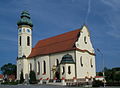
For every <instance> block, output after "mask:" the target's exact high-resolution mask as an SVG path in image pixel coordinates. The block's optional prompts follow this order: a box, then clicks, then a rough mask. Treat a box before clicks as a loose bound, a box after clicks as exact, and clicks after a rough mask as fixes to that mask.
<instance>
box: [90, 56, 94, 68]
mask: <svg viewBox="0 0 120 88" xmlns="http://www.w3.org/2000/svg"><path fill="white" fill-rule="evenodd" d="M90 65H91V68H92V67H93V64H92V58H91V59H90Z"/></svg>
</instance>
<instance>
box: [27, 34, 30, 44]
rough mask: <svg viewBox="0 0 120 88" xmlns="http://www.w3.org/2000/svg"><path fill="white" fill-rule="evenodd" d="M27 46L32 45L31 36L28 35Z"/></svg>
mask: <svg viewBox="0 0 120 88" xmlns="http://www.w3.org/2000/svg"><path fill="white" fill-rule="evenodd" d="M27 46H30V37H29V36H27Z"/></svg>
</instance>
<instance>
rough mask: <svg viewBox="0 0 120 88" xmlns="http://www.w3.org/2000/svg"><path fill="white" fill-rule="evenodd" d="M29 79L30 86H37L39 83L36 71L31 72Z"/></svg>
mask: <svg viewBox="0 0 120 88" xmlns="http://www.w3.org/2000/svg"><path fill="white" fill-rule="evenodd" d="M29 77H30V80H29V82H30V84H36V83H37V80H36V75H35V72H34V71H30V74H29Z"/></svg>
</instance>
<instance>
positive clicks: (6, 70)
mask: <svg viewBox="0 0 120 88" xmlns="http://www.w3.org/2000/svg"><path fill="white" fill-rule="evenodd" d="M1 71H2V73H3V75H15V77H16V72H17V66H16V65H14V64H11V63H8V64H5V65H3V66H2V67H1Z"/></svg>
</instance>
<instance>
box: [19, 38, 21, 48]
mask: <svg viewBox="0 0 120 88" xmlns="http://www.w3.org/2000/svg"><path fill="white" fill-rule="evenodd" d="M19 43H20V46H21V36H20V39H19Z"/></svg>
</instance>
